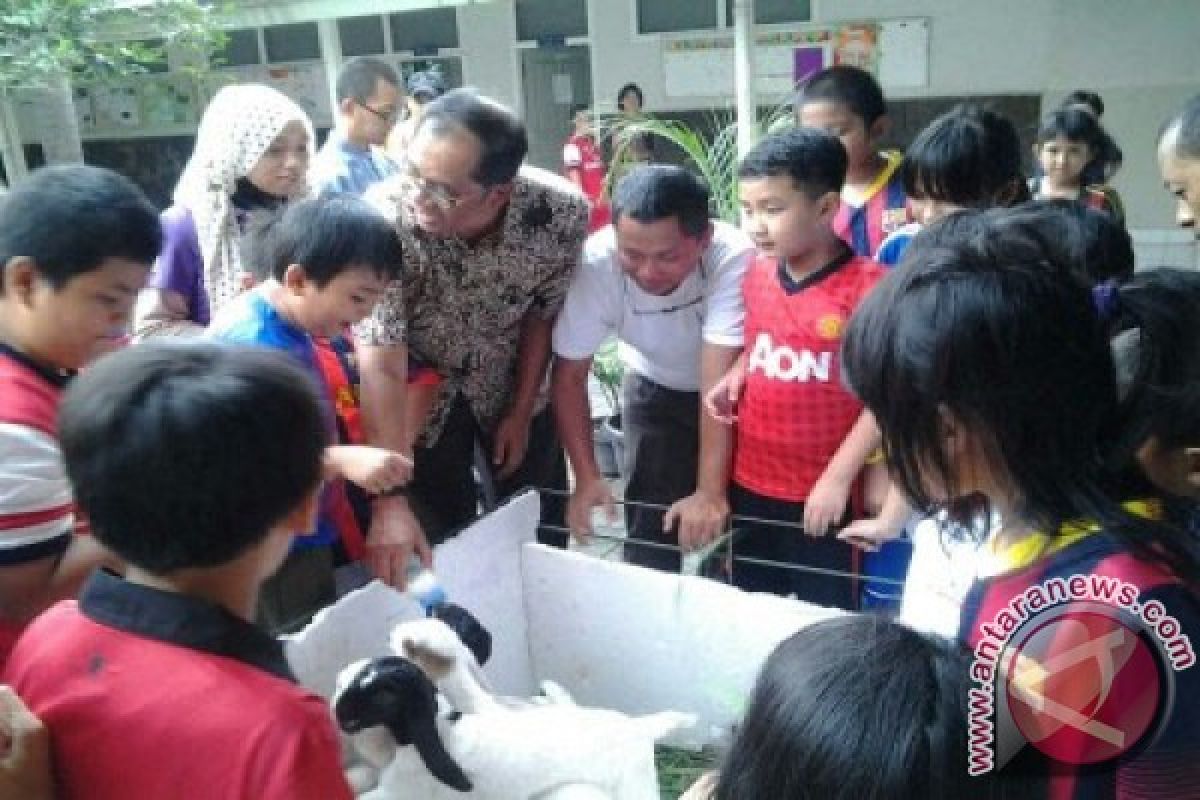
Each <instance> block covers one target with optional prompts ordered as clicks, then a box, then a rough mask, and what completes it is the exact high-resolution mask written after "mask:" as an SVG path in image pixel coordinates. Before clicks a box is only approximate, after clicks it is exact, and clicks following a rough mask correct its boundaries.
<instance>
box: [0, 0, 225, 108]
mask: <svg viewBox="0 0 1200 800" xmlns="http://www.w3.org/2000/svg"><path fill="white" fill-rule="evenodd" d="M212 5H213V4H212V3H205V2H202V0H8V2H7V3H5V4H4V7H3V10H0V89H13V88H20V87H46V86H51V87H53V86H54V85H55V82H56V81H58V80H59V79H60V78H61V76H65V75H69V76H71V78H72V79H73V80H84V81H89V80H103V79H105V78H114V77H121V76H125V75H133V74H138V73H142V72H145V71H146V68H147V66H148V65H151V64H156V63H161V62H162V61H164V60H165V59H166V52H167V48H168V47H175V48H179V49H180V50H183V51H191V52H194V53H196V54H197V55H198V56H201V58H197V59H190V60H189V61H194V62H195V63H198V64H203V63H207V56H209V55H210V54H211V53H212V52H214V51H215V50H216V49H217V48H218V47H220V46H221V45H222V43H223V42H224V34H223V33H222V32H221V31H220V29H219V28H218V27H217V25H216V20H215V17H216V15H217V13H218V12H217V11H215V10H214V9H213V8H212Z"/></svg>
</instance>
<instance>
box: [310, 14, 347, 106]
mask: <svg viewBox="0 0 1200 800" xmlns="http://www.w3.org/2000/svg"><path fill="white" fill-rule="evenodd" d="M317 37H318V39H319V40H320V42H321V61H322V62H323V64H324V66H325V80H326V82H327V83H328V84H329V108H330V111H331V112H332V113H333V119H332V120H330V125H332V126H333V127H337V123H338V100H337V79H338V73H339V72H341V70H342V40H341V37H340V36H339V35H338V27H337V20H336V19H322V20H317ZM313 122H314V123H316V124H319V123H318V122H317V120H313Z"/></svg>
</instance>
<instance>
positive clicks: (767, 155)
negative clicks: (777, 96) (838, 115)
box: [738, 128, 846, 200]
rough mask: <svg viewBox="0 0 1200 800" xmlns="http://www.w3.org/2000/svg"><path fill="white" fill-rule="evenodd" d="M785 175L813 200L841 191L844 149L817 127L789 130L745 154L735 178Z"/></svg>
mask: <svg viewBox="0 0 1200 800" xmlns="http://www.w3.org/2000/svg"><path fill="white" fill-rule="evenodd" d="M774 175H787V176H789V177H790V178H791V179H792V183H793V184H795V186H796V188H797V189H800V190H802V191H803V192H805V193H806V194H807V195H808V196H809V197H811V198H812V199H814V200H816V199H817V198H818V197H820V196H821V195H823V194H827V193H829V192H840V191H841V190H842V184H844V183H845V182H846V148H845V147H843V146H842V143H841V141H840V140H839V139H838V138H837V137H836V136H834V135H833V134H831V133H828V132H826V131H823V130H820V129H818V128H789V129H787V130H783V131H779V132H777V133H772V134H770V135H769V136H767V137H766V138H764V139H763V140H762V141H760V142H759V143H758V144H756V145H755V146H754V149H753V150H751V151H750V152H749V153H747V154H746V157H745V158H743V159H742V163H741V165H740V166H739V167H738V178H740V179H741V180H750V179H754V178H768V177H771V176H774Z"/></svg>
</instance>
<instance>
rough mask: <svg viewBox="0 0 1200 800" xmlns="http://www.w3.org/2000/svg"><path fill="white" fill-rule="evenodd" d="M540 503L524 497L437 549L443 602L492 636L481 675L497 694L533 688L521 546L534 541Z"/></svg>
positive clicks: (527, 692)
mask: <svg viewBox="0 0 1200 800" xmlns="http://www.w3.org/2000/svg"><path fill="white" fill-rule="evenodd" d="M540 514H541V502H540V501H539V499H538V494H537V492H526V493H524V494H522V495H520V496H518V497H515V498H513V499H512V500H510V501H509V502H508V503H506V504H505V505H503V506H501V507H500V508H498V509H496V510H495V511H493V512H491V513H490V514H488V515H487V516H485V517H483V518H482V519H480V520H479V521H478V522H476V523H474V524H473V525H471V526H470V527H469V528H467V529H466V530H465V531H463V532H462V533H460V534H459V535H458V536H455V537H454V538H453V539H450V540H449V541H447V542H444V543H443V544H441V545H439V546H438V547H437V548H435V550H434V554H433V570H434V572H435V573H436V574H437V576H438V579H439V580H440V581H441V584H442V587H443V588H444V589H445V590H446V597H447V598H448V599H449V600H451V601H452V602H455V603H458V604H459V605H461V606H462V607H463V608H465V609H467V610H468V611H470V612H471V613H472V614H474V615H475V616H476V617H477V618H478V619H479V621H480V622H481V623H482V624H483V626H484V627H485V628H487V629H488V630H489V631H490V632H491V634H492V658H491V660H490V661H489V662H488V663H487V665H486V666H485V667H484V670H483V671H484V673H485V674H486V675H487V677H488V680H489V681H490V682H491V684H492V688H493V689H495V690H496V691H498V692H500V693H501V694H509V695H522V696H528V695H530V694H532V693H533V691H534V688H535V687H536V685H537V682H536V680H535V675H534V670H533V665H532V662H531V661H530V656H529V644H528V642H529V634H528V632H527V630H526V621H525V593H524V590H523V587H522V577H521V572H522V556H523V553H522V550H521V548H522V545H524V544H525V543H527V542H532V541H534V540H535V539H536V538H537V525H538V517H539V516H540Z"/></svg>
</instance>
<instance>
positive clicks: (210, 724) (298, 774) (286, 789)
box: [3, 573, 352, 800]
mask: <svg viewBox="0 0 1200 800" xmlns="http://www.w3.org/2000/svg"><path fill="white" fill-rule="evenodd" d="M98 587H99V590H98ZM168 594H169V593H166V592H158V591H157V590H153V589H147V588H145V587H134V586H132V585H131V584H127V583H125V582H124V581H122V580H121V579H120V578H117V577H116V576H113V575H111V574H107V573H97V575H94V576H93V577H92V578H91V579H90V580H89V583H88V584H87V585H86V586H85V588H84V590H83V592H82V593H81V596H80V600H79V601H78V602H76V601H74V600H71V601H65V602H62V603H59V604H58V605H56V606H54V607H53V608H51V609H50V610H49V611H47V612H45V613H44V614H42V615H41V616H40V617H38V618H37V619H36V620H34V622H33V623H32V624H31V625H30V626H29V627H28V628H27V629H26V631H25V633H24V635H22V637H21V639H20V641H18V642H17V646H16V648H15V649H14V650H13V652H12V656H11V657H10V659H9V663H8V666H7V668H6V669H5V672H4V677H3V680H4V682H5V683H8V684H11V685H12V686H13V687H14V688H15V689H16V691H17V692H18V693H19V694H20V696H21V697H22V698H23V699H24V700H25V702H26V704H28V705H29V707H30V708H31V709H32V710H33V712H34V713H36V714H37V715H38V716H39V717H41V719H42V721H43V722H44V723H45V724H46V726H47V728H48V729H49V731H50V736H51V742H52V745H53V757H54V767H55V772H56V774H57V778H58V794H57V796H58V797H59V798H60V800H109V799H110V798H111V800H118V799H119V800H129V799H130V798H135V799H136V800H177V798H187V799H188V800H350V798H351V797H352V795H351V792H350V788H349V786H348V785H347V784H346V780H345V777H344V776H343V773H342V768H341V763H340V755H339V753H340V751H339V745H338V740H337V737H336V735H335V733H334V729H333V723H332V721H331V717H330V713H329V709H328V708H327V707H326V705H325V703H324V702H323V701H321V700H320V699H319V698H317V697H316V696H315V695H313V694H311V693H310V692H308V691H306V690H304V689H303V688H301V687H300V686H298V685H296V684H295V683H294V682H292V681H291V680H290V679H289V673H288V671H287V665H286V662H285V661H284V660H283V653H282V649H281V648H280V646H279V644H278V642H275V641H274V640H272V639H271V638H270V637H269V636H267V635H266V634H265V633H262V632H260V631H256V630H254V629H253V626H252V625H250V623H248V622H244V621H242V620H237V619H236V618H234V617H233V616H232V615H230V614H227V613H226V612H223V611H220V610H219V609H217V608H216V607H215V606H208V605H206V604H202V603H200V601H197V600H194V599H191V598H185V597H182V596H179V595H173V596H165V597H164V595H168ZM146 598H151V602H147V601H146ZM101 620H103V621H101ZM138 627H143V628H146V629H147V630H150V629H154V632H153V633H137V632H133V631H132V630H130V628H138ZM171 639H175V641H171Z"/></svg>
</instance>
